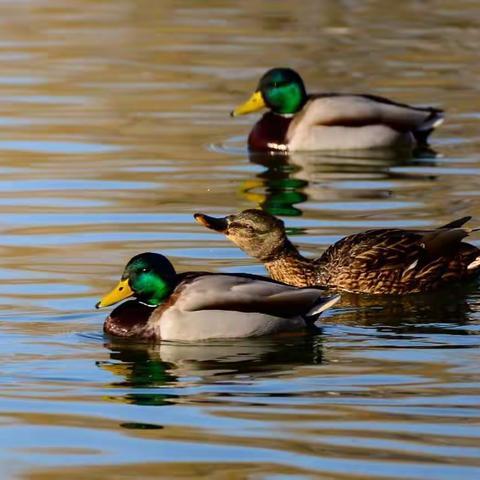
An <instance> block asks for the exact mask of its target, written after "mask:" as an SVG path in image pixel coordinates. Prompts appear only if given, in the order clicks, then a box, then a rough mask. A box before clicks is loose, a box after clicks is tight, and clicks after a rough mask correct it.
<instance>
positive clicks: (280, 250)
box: [195, 209, 480, 295]
mask: <svg viewBox="0 0 480 480" xmlns="http://www.w3.org/2000/svg"><path fill="white" fill-rule="evenodd" d="M470 218H471V217H463V218H460V219H458V220H455V221H453V222H451V223H449V224H447V225H444V226H443V227H440V228H437V229H436V230H403V229H400V228H383V229H378V230H368V231H366V232H362V233H357V234H354V235H349V236H348V237H345V238H343V239H341V240H339V241H338V242H336V243H334V244H333V245H331V246H330V247H329V248H327V250H326V251H325V252H324V253H323V255H322V256H321V257H319V258H316V259H308V258H305V257H303V256H302V255H301V254H300V253H299V252H298V250H297V249H296V248H295V246H294V245H292V243H291V242H290V241H289V239H288V238H287V236H286V233H285V226H284V223H283V221H281V220H280V219H278V218H276V217H274V216H272V215H270V214H268V213H266V212H263V211H262V210H254V209H253V210H245V211H244V212H242V213H240V214H238V215H229V216H228V217H225V218H214V217H209V216H208V215H204V214H202V213H197V214H195V219H196V220H197V221H198V222H199V223H201V224H202V225H204V226H205V227H207V228H210V229H212V230H215V231H217V232H221V233H223V234H225V235H226V236H227V238H229V239H230V240H231V241H232V242H233V243H235V245H237V246H238V247H240V248H241V249H242V250H243V251H244V252H245V253H247V254H248V255H250V256H252V257H254V258H257V259H258V260H260V261H261V262H263V264H264V265H265V268H266V269H267V271H268V272H269V273H270V276H271V277H272V278H273V279H275V280H278V281H281V282H284V283H287V284H289V285H295V286H298V287H305V286H314V285H315V286H322V287H328V288H333V289H336V290H343V291H347V292H352V293H369V294H397V295H403V294H407V293H418V292H427V291H431V290H435V289H437V288H439V287H442V286H444V285H447V284H449V283H453V282H457V281H465V280H468V279H471V278H472V277H474V276H476V275H477V274H478V273H479V268H480V249H478V248H477V247H475V246H473V245H470V244H468V243H465V242H462V239H464V238H465V237H466V236H467V235H468V234H469V233H470V232H472V231H473V230H470V229H467V228H462V226H463V225H464V224H465V223H466V222H467V221H468V220H470Z"/></svg>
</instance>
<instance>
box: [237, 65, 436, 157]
mask: <svg viewBox="0 0 480 480" xmlns="http://www.w3.org/2000/svg"><path fill="white" fill-rule="evenodd" d="M264 107H267V108H268V109H269V111H268V112H267V113H266V114H265V115H263V117H262V118H261V119H260V120H259V121H258V122H257V123H256V124H255V126H254V127H253V130H252V131H251V132H250V135H249V137H248V147H249V148H250V150H257V151H258V150H260V151H265V150H280V151H290V152H293V151H298V150H346V149H371V148H411V147H413V146H415V145H416V144H420V145H426V143H427V137H428V136H429V135H430V133H431V132H432V130H433V129H434V128H436V127H437V126H438V125H440V124H441V123H442V122H443V111H442V110H439V109H437V108H433V107H424V108H421V107H412V106H410V105H406V104H403V103H397V102H393V101H392V100H389V99H387V98H383V97H378V96H376V95H365V94H363V95H362V94H342V93H322V94H310V95H309V94H307V92H306V90H305V86H304V84H303V80H302V78H301V77H300V75H299V74H298V73H297V72H295V71H294V70H292V69H290V68H273V69H272V70H269V71H268V72H267V73H265V74H264V75H263V77H262V78H261V79H260V82H259V83H258V87H257V89H256V91H255V92H254V93H253V95H252V96H251V97H250V99H249V100H247V101H246V102H245V103H244V104H243V105H240V106H239V107H237V108H236V109H235V110H234V111H233V112H232V116H237V115H244V114H246V113H251V112H256V111H257V110H260V109H262V108H264Z"/></svg>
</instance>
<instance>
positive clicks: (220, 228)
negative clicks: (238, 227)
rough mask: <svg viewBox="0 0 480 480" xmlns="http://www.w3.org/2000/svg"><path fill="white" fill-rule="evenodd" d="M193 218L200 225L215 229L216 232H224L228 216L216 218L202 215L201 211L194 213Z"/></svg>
mask: <svg viewBox="0 0 480 480" xmlns="http://www.w3.org/2000/svg"><path fill="white" fill-rule="evenodd" d="M193 218H195V220H196V221H197V222H198V223H199V224H200V225H203V226H204V227H207V228H209V229H210V230H215V231H216V232H220V233H225V232H226V231H227V229H228V217H220V218H216V217H210V216H209V215H204V214H203V213H195V215H193Z"/></svg>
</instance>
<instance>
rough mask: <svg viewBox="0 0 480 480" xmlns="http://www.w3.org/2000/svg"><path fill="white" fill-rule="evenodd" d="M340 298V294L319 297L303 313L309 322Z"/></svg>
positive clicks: (313, 320)
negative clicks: (305, 312)
mask: <svg viewBox="0 0 480 480" xmlns="http://www.w3.org/2000/svg"><path fill="white" fill-rule="evenodd" d="M339 300H340V295H332V296H330V297H322V298H319V299H318V301H317V302H316V303H315V304H314V305H313V307H312V308H311V309H310V310H309V311H308V313H307V314H306V315H305V317H306V319H307V321H308V322H309V323H313V322H315V320H317V318H318V317H319V316H320V314H321V313H322V312H324V311H325V310H327V309H329V308H330V307H331V306H333V305H335V304H336V303H337V302H338V301H339Z"/></svg>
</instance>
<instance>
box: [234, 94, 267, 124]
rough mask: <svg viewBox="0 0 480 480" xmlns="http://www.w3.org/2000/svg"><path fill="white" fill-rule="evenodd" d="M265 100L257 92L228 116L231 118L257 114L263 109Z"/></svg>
mask: <svg viewBox="0 0 480 480" xmlns="http://www.w3.org/2000/svg"><path fill="white" fill-rule="evenodd" d="M266 106H267V105H266V104H265V100H264V99H263V96H262V94H261V92H260V91H259V90H257V91H256V92H255V93H254V94H253V95H252V96H251V97H250V98H249V99H248V100H247V101H246V102H245V103H242V104H241V105H239V106H238V107H237V108H236V109H235V110H233V111H232V112H231V113H230V115H231V116H232V117H238V116H239V115H246V114H247V113H253V112H258V110H261V109H262V108H265V107H266Z"/></svg>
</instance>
